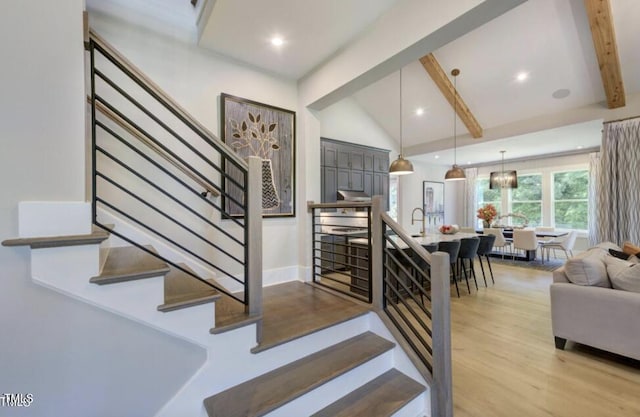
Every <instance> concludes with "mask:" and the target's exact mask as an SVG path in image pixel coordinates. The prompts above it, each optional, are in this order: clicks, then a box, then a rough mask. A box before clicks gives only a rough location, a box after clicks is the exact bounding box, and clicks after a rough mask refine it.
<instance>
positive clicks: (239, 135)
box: [229, 112, 280, 159]
mask: <svg viewBox="0 0 640 417" xmlns="http://www.w3.org/2000/svg"><path fill="white" fill-rule="evenodd" d="M247 113H248V119H249V123H250V124H251V125H249V124H247V121H246V120H243V121H242V123H238V122H237V121H236V120H233V119H231V120H229V124H230V125H231V130H232V136H233V138H234V139H235V140H234V141H233V142H231V146H232V147H233V148H234V149H235V150H236V151H237V150H238V149H241V148H249V150H250V151H251V155H253V156H259V157H260V158H262V159H271V155H272V154H273V151H277V150H278V149H280V145H278V141H277V139H276V138H275V135H276V134H277V133H276V128H277V127H278V124H277V123H270V124H269V125H268V126H267V124H266V123H264V122H260V118H261V117H260V114H257V115H254V114H253V113H251V112H247Z"/></svg>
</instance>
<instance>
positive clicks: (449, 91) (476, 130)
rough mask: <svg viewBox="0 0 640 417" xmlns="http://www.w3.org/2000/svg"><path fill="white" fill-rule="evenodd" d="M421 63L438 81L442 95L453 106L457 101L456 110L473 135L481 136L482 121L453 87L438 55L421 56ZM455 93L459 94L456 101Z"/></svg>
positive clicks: (475, 136) (434, 80)
mask: <svg viewBox="0 0 640 417" xmlns="http://www.w3.org/2000/svg"><path fill="white" fill-rule="evenodd" d="M420 63H421V64H422V66H423V67H424V69H425V70H426V71H427V73H428V74H429V76H431V79H432V80H433V82H435V83H436V85H437V86H438V88H439V89H440V91H441V92H442V95H443V96H444V97H445V98H446V99H447V101H448V102H449V104H451V107H453V106H454V105H455V104H454V103H456V102H457V106H456V107H457V108H456V109H455V112H456V114H457V115H458V117H459V118H460V120H462V123H464V125H465V126H466V127H467V130H468V131H469V133H470V134H471V136H472V137H473V138H475V139H478V138H481V137H482V126H480V123H478V121H477V120H476V118H475V116H474V115H473V113H471V110H469V107H467V105H466V103H465V102H464V100H463V99H462V97H460V94H458V92H457V91H456V89H455V88H453V84H452V83H451V80H449V77H448V76H447V74H446V73H445V72H444V70H443V69H442V67H441V66H440V63H438V61H437V60H436V57H435V56H433V54H429V55H425V56H423V57H422V58H420ZM454 95H455V96H457V97H456V99H455V101H454Z"/></svg>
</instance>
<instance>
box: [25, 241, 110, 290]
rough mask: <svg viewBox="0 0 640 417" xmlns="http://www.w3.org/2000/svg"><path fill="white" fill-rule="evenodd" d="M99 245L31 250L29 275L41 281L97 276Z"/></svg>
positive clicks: (86, 278) (85, 278) (86, 279)
mask: <svg viewBox="0 0 640 417" xmlns="http://www.w3.org/2000/svg"><path fill="white" fill-rule="evenodd" d="M99 267H100V245H98V244H95V245H80V246H63V247H57V248H42V249H32V250H31V275H32V276H33V277H34V279H35V278H38V279H41V280H49V279H51V280H55V279H56V278H57V277H61V276H77V277H83V279H84V280H85V281H86V282H89V278H91V277H92V276H95V275H98V273H99Z"/></svg>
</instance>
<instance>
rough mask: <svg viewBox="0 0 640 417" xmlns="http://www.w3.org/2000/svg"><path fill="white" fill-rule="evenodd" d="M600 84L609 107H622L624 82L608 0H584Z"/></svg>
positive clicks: (623, 102)
mask: <svg viewBox="0 0 640 417" xmlns="http://www.w3.org/2000/svg"><path fill="white" fill-rule="evenodd" d="M584 7H585V9H586V11H587V17H588V19H589V26H590V27H591V37H592V38H593V46H594V48H595V51H596V56H597V57H598V65H599V67H600V76H601V77H602V85H603V87H604V92H605V94H606V96H607V106H608V107H609V108H610V109H615V108H618V107H624V105H625V96H624V84H623V83H622V70H621V69H620V58H619V57H618V45H617V43H616V34H615V31H614V29H613V17H612V16H611V4H610V2H609V0H584Z"/></svg>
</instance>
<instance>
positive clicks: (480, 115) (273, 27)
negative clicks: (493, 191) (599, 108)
mask: <svg viewBox="0 0 640 417" xmlns="http://www.w3.org/2000/svg"><path fill="white" fill-rule="evenodd" d="M399 1H400V0H322V1H318V0H269V1H257V0H200V2H199V5H198V7H199V8H203V7H205V6H203V4H204V3H205V2H209V5H213V8H211V14H210V16H209V17H208V20H207V22H206V24H205V25H204V29H203V31H202V33H201V39H200V45H201V46H203V47H206V48H210V49H212V50H214V51H216V52H217V53H220V54H224V55H227V56H230V57H232V58H234V59H236V60H240V61H244V62H246V63H248V64H250V65H252V66H255V67H258V68H261V69H263V70H265V71H268V72H271V73H276V74H279V75H281V76H283V77H287V78H291V79H299V78H301V77H302V76H304V75H305V74H307V73H309V72H310V71H311V70H313V69H314V68H315V67H317V66H318V65H319V64H321V63H323V62H325V61H327V60H328V59H330V58H331V57H332V56H333V55H334V54H336V53H337V52H338V51H340V49H341V48H344V47H345V46H347V45H349V44H350V43H351V42H353V41H354V40H355V39H357V38H358V37H359V36H366V34H367V30H368V27H370V25H371V24H372V23H374V22H375V21H376V19H378V18H379V17H380V16H382V15H383V14H385V13H386V12H392V11H393V10H391V9H392V8H393V7H394V6H395V5H396V3H397V2H399ZM405 1H406V0H405ZM611 3H612V11H613V17H614V24H615V30H616V36H617V43H618V52H619V55H620V61H621V64H622V74H623V79H624V82H625V92H626V94H627V95H628V96H629V95H631V94H636V93H640V77H638V76H637V74H640V53H639V52H638V51H640V37H639V36H637V29H636V27H637V22H639V21H640V0H611ZM87 4H88V7H89V8H90V10H91V9H95V10H99V11H102V12H106V13H110V14H112V15H115V16H118V17H121V18H124V19H126V20H129V21H131V22H133V23H136V24H140V25H146V26H147V27H151V28H152V29H155V30H164V31H165V32H166V31H167V30H171V31H173V32H174V34H175V33H177V32H179V31H182V33H183V34H185V35H184V36H182V37H183V38H186V37H188V36H191V35H189V34H193V33H195V32H196V30H195V28H196V24H197V16H198V14H199V11H200V10H199V9H196V10H188V9H185V4H188V5H189V7H190V4H189V1H188V0H87ZM136 5H138V6H139V7H138V6H136ZM205 9H206V7H205ZM171 10H174V11H175V13H174V14H172V13H170V12H169V11H171ZM154 19H155V20H154ZM167 27H168V28H169V29H167ZM401 29H402V28H398V30H401ZM275 34H278V35H280V36H282V37H284V39H285V44H284V45H283V46H282V47H281V48H280V49H274V48H273V47H272V46H271V45H270V44H269V39H270V38H271V37H272V36H273V35H275ZM434 55H435V56H436V58H437V60H438V61H439V62H440V64H441V66H442V67H443V69H444V70H445V72H446V73H447V74H448V73H449V72H450V71H451V69H452V68H454V67H456V68H459V69H460V70H461V75H460V76H459V77H458V79H457V85H458V91H459V93H460V95H461V96H462V97H463V98H464V100H465V101H466V103H467V105H468V107H469V108H470V109H471V111H472V112H473V114H474V115H475V117H476V119H477V120H478V122H479V123H480V125H481V126H482V127H483V128H484V129H485V131H486V130H490V129H494V128H498V127H501V126H505V125H510V124H517V123H519V122H524V121H525V120H531V119H532V118H534V117H541V116H542V117H544V116H545V115H551V114H554V113H556V114H557V113H559V112H563V111H569V110H572V109H576V108H579V107H582V106H586V105H592V104H594V103H599V102H603V101H604V99H605V96H604V90H603V87H602V82H601V79H600V73H599V70H598V63H597V61H596V57H595V53H594V51H593V42H592V39H591V33H590V30H589V25H588V22H587V18H586V13H585V10H584V3H583V0H528V1H527V2H525V3H523V4H522V5H520V6H518V7H516V8H514V9H512V10H511V11H509V12H507V13H505V14H503V15H502V16H500V17H498V18H496V19H494V20H492V21H490V22H489V23H487V24H485V25H483V26H481V27H479V28H478V29H476V30H473V31H471V32H469V33H467V34H466V35H465V36H462V37H460V38H459V39H457V40H455V41H453V42H451V43H449V44H447V45H445V46H444V47H442V48H440V49H438V50H436V51H434ZM520 71H526V72H527V73H529V79H528V80H527V81H526V82H524V83H518V82H516V81H515V75H516V74H517V73H518V72H520ZM402 76H403V82H402V84H403V85H402V90H403V110H404V111H403V116H402V121H403V133H404V134H403V138H404V139H403V144H404V146H405V147H410V146H416V145H422V144H427V145H428V144H430V143H431V142H434V143H435V141H442V140H445V141H446V143H448V142H449V141H450V142H451V145H450V146H446V147H449V148H450V147H452V146H453V141H452V140H450V139H451V138H452V135H453V121H454V118H453V111H452V108H451V106H450V105H449V104H448V103H447V102H446V101H445V99H444V98H443V96H442V94H441V93H440V91H439V90H438V89H437V88H436V86H435V84H434V83H433V81H432V80H431V79H430V77H429V76H428V74H427V73H426V72H425V70H424V69H423V68H422V66H421V64H420V63H419V62H417V61H416V62H413V63H411V64H409V65H406V66H405V67H404V68H403V71H402ZM558 89H568V90H570V95H569V96H568V97H566V98H564V99H556V98H553V97H552V94H553V92H554V91H556V90H558ZM353 98H354V99H355V101H356V102H357V103H358V104H359V105H360V106H361V107H362V108H363V109H364V111H366V112H367V113H368V114H369V115H370V116H371V117H372V118H373V120H375V121H377V123H378V124H379V125H380V126H381V127H382V128H383V129H384V130H385V131H386V132H387V133H388V134H389V135H390V136H391V137H393V138H394V139H396V140H398V141H399V136H400V135H399V130H400V117H399V76H398V73H397V72H396V73H395V74H391V75H389V76H387V77H386V78H384V79H381V80H379V81H377V82H376V83H374V84H371V85H369V86H368V87H366V88H364V89H363V90H361V91H359V92H357V93H356V94H354V96H353ZM418 107H422V108H424V109H425V114H424V115H423V116H421V117H418V116H416V115H415V113H414V111H415V109H416V108H418ZM598 123H600V122H596V124H598ZM596 124H588V123H587V124H580V125H578V126H569V127H567V128H565V129H560V130H556V129H554V130H553V131H551V132H548V133H539V134H532V135H524V136H518V137H516V138H512V139H511V141H509V140H502V141H501V142H500V143H495V141H491V142H489V141H486V140H485V141H484V142H483V141H482V140H480V141H479V143H477V144H473V145H472V146H469V149H468V150H467V149H466V147H464V148H460V149H459V158H458V162H461V163H466V161H467V160H472V162H473V163H479V162H484V161H494V160H497V159H498V157H499V153H498V151H499V149H498V148H500V149H507V150H508V151H509V155H510V156H511V157H513V158H516V157H517V155H519V154H520V153H522V152H535V154H541V153H551V152H559V151H562V150H573V149H575V147H576V146H578V145H582V146H586V147H589V146H593V145H594V143H596V142H593V141H596V139H595V138H596V135H591V134H589V133H588V132H587V130H588V129H589V128H591V129H596V130H595V132H596V133H597V138H598V139H597V140H598V141H599V130H600V128H599V127H596ZM457 130H458V137H459V138H461V137H462V138H464V137H465V135H466V134H467V132H466V130H465V128H464V126H463V125H462V123H460V122H458V124H457ZM589 132H590V133H593V132H591V131H589ZM560 133H561V134H560ZM571 138H575V139H571ZM583 138H590V139H584V140H583ZM582 142H584V143H582ZM529 143H531V144H532V146H529V145H528V144H529ZM510 149H513V150H510ZM525 150H526V151H525ZM440 154H441V159H440V161H442V163H443V164H450V163H451V162H452V157H451V156H448V155H447V154H446V153H443V152H442V151H440ZM492 154H493V156H492ZM467 155H469V156H467ZM481 155H485V156H483V157H482V158H481V157H480V156H481ZM495 155H498V157H496V156H495ZM433 156H434V155H433V154H428V155H426V156H424V157H423V158H421V159H424V158H427V160H429V158H433ZM472 156H474V157H475V158H472ZM447 158H449V160H447ZM483 158H484V160H482V159H483Z"/></svg>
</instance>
